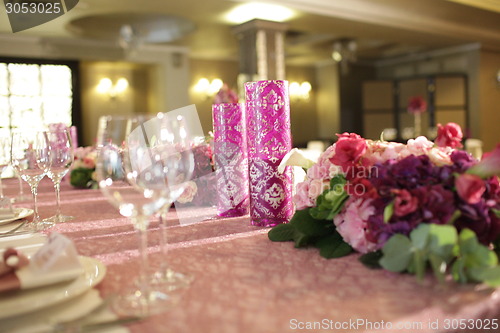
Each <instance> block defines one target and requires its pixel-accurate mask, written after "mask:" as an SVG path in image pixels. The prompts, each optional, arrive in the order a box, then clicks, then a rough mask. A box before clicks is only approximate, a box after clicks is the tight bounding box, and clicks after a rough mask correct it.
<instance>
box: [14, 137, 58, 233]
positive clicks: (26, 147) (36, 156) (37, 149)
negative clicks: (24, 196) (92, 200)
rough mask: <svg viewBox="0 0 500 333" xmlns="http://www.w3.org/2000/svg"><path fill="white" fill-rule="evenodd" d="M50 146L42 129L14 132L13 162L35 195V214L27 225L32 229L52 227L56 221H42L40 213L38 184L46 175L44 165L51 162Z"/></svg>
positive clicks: (39, 229) (38, 229)
mask: <svg viewBox="0 0 500 333" xmlns="http://www.w3.org/2000/svg"><path fill="white" fill-rule="evenodd" d="M48 160H49V148H48V146H47V141H46V140H45V135H44V132H42V131H15V132H13V133H12V146H11V164H12V166H13V167H14V169H15V170H16V172H17V173H18V174H19V175H20V176H21V178H22V179H23V180H24V181H25V182H27V183H28V184H29V185H30V188H31V193H32V195H33V210H34V216H33V220H32V222H31V223H28V224H27V225H26V228H27V229H29V230H30V231H41V230H44V229H47V228H50V227H52V226H53V225H54V223H52V222H49V221H40V215H39V214H38V205H37V195H38V184H39V183H40V181H41V180H42V178H43V177H44V176H45V171H44V169H43V166H42V165H46V164H47V163H50V162H49V161H48Z"/></svg>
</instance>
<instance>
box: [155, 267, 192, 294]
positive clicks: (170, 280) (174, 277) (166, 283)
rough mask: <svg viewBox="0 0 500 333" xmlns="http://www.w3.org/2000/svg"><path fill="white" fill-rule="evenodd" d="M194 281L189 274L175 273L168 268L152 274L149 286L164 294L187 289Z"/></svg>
mask: <svg viewBox="0 0 500 333" xmlns="http://www.w3.org/2000/svg"><path fill="white" fill-rule="evenodd" d="M193 280H194V276H192V275H191V274H184V273H181V272H176V271H174V270H172V269H170V268H167V269H165V270H164V271H158V272H155V273H154V274H153V277H152V280H151V286H153V287H154V288H155V289H160V290H163V291H166V292H170V291H174V290H177V289H182V288H187V287H188V286H189V285H190V284H191V283H192V282H193Z"/></svg>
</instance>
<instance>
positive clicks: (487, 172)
mask: <svg viewBox="0 0 500 333" xmlns="http://www.w3.org/2000/svg"><path fill="white" fill-rule="evenodd" d="M467 173H469V174H474V175H478V176H479V177H481V178H488V177H491V176H493V175H500V144H498V145H497V146H496V147H495V149H494V150H493V151H491V152H489V153H484V155H483V158H482V159H481V161H480V162H479V163H478V164H476V165H474V166H473V167H471V168H470V169H469V170H467Z"/></svg>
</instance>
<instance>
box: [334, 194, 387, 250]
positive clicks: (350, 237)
mask: <svg viewBox="0 0 500 333" xmlns="http://www.w3.org/2000/svg"><path fill="white" fill-rule="evenodd" d="M374 213H375V207H373V205H372V200H370V199H361V198H353V197H351V198H349V199H348V200H347V201H346V203H345V205H344V208H343V209H342V211H341V212H340V213H339V214H337V216H335V217H334V219H333V223H334V224H335V225H336V226H337V231H338V232H339V234H340V235H341V236H342V238H343V239H344V241H345V242H346V243H347V244H349V245H350V246H352V248H353V249H355V250H356V251H358V252H360V253H368V252H372V251H375V250H377V244H375V243H373V242H370V241H369V240H368V239H367V237H366V234H367V228H368V227H367V221H368V218H369V217H370V216H371V215H372V214H374Z"/></svg>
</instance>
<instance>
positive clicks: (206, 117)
mask: <svg viewBox="0 0 500 333" xmlns="http://www.w3.org/2000/svg"><path fill="white" fill-rule="evenodd" d="M189 67H190V83H189V99H190V101H191V104H194V105H195V106H196V110H197V111H198V115H199V116H200V121H201V126H202V127H203V131H204V132H205V134H208V132H209V131H212V129H213V126H212V104H213V102H214V98H213V97H210V96H206V95H202V94H199V93H196V92H195V91H194V89H193V87H194V85H195V84H196V83H197V82H198V80H199V79H201V78H202V77H204V78H207V79H208V80H210V81H212V80H213V79H215V78H219V79H221V80H222V81H223V82H224V83H227V84H228V86H229V87H230V88H231V89H233V90H235V91H236V90H237V88H236V87H237V82H236V79H237V77H238V62H236V61H227V60H226V61H224V60H222V61H214V60H198V59H191V60H190V62H189Z"/></svg>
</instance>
